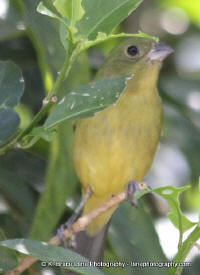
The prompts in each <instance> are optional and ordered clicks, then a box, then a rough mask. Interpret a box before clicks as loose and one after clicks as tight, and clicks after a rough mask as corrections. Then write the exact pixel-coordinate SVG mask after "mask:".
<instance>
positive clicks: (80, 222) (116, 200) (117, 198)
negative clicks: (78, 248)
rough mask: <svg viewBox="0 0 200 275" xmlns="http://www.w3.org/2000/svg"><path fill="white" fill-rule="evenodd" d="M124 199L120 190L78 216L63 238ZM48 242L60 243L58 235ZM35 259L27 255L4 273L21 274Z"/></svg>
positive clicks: (141, 185)
mask: <svg viewBox="0 0 200 275" xmlns="http://www.w3.org/2000/svg"><path fill="white" fill-rule="evenodd" d="M138 184H139V189H141V190H143V189H145V187H146V185H144V183H143V182H141V183H138ZM125 199H126V192H121V193H119V194H116V195H113V196H112V197H111V198H110V199H109V200H108V201H106V202H104V203H102V204H101V205H99V206H98V207H96V208H95V209H94V210H92V211H91V212H89V213H88V214H87V215H84V216H82V217H80V218H79V219H78V220H77V221H76V222H75V223H74V224H73V225H72V226H71V230H68V229H65V231H64V236H65V238H71V237H72V235H73V234H74V233H78V232H79V231H82V230H84V229H85V228H86V227H87V226H88V225H89V223H90V222H91V221H92V220H93V219H95V218H96V217H98V216H99V215H101V214H102V213H104V212H106V211H107V210H109V209H110V208H112V207H114V206H116V205H118V204H120V203H121V202H122V201H123V200H125ZM48 243H49V244H52V245H56V246H57V245H59V244H60V240H59V238H58V236H54V237H52V238H51V239H50V240H49V241H48ZM36 261H37V259H35V258H33V257H30V256H28V257H26V258H24V259H23V260H22V261H21V263H20V264H19V265H18V266H17V267H16V268H14V269H12V270H10V271H8V272H6V273H5V275H18V274H21V273H22V272H23V271H24V270H26V269H27V268H29V267H30V266H31V265H32V264H34V263H35V262H36Z"/></svg>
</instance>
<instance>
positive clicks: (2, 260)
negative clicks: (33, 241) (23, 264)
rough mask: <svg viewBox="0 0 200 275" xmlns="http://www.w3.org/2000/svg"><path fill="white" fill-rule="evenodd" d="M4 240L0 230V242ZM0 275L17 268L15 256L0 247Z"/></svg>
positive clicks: (13, 253) (10, 251)
mask: <svg viewBox="0 0 200 275" xmlns="http://www.w3.org/2000/svg"><path fill="white" fill-rule="evenodd" d="M4 239H5V235H4V232H3V230H2V229H1V228H0V241H2V240H4ZM0 255H1V256H0V274H5V273H6V272H7V271H8V270H10V269H13V268H14V267H16V266H17V264H18V261H17V255H16V253H15V252H14V251H12V250H10V249H8V248H7V247H0Z"/></svg>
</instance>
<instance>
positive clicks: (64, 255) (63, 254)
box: [0, 239, 103, 275]
mask: <svg viewBox="0 0 200 275" xmlns="http://www.w3.org/2000/svg"><path fill="white" fill-rule="evenodd" d="M0 246H3V247H8V248H11V249H13V250H15V251H18V252H21V253H23V254H25V255H29V256H33V257H35V258H36V259H38V260H41V261H48V262H53V263H54V264H56V262H59V263H68V264H69V266H68V267H66V266H62V268H64V269H70V270H73V271H76V272H78V273H81V274H87V275H90V274H91V275H93V274H97V275H98V274H99V275H102V274H103V272H101V271H100V269H98V268H95V267H92V266H85V267H78V266H75V264H76V263H86V264H88V265H89V263H88V260H87V259H86V258H84V257H82V256H81V255H79V254H77V253H75V252H73V251H71V250H69V249H67V248H65V249H64V248H62V247H58V246H53V245H50V244H47V243H45V242H39V241H34V240H28V239H12V240H5V241H2V242H0ZM70 263H71V264H70Z"/></svg>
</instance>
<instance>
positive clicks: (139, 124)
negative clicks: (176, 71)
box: [74, 37, 172, 236]
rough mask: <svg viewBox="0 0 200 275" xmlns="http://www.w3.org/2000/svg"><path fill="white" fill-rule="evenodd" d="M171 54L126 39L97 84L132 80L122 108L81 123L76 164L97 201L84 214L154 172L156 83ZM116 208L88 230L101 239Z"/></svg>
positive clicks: (158, 115) (158, 118)
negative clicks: (116, 79) (125, 77)
mask: <svg viewBox="0 0 200 275" xmlns="http://www.w3.org/2000/svg"><path fill="white" fill-rule="evenodd" d="M171 52H172V49H171V48H170V47H168V46H165V45H164V44H161V43H156V42H155V41H154V40H151V39H147V38H139V37H137V38H136V37H131V38H126V39H123V41H122V43H121V44H119V46H118V47H117V48H115V49H114V50H113V51H112V52H111V53H110V54H109V55H108V58H107V59H106V61H105V63H104V64H103V66H102V67H101V68H100V70H99V72H98V73H97V76H96V78H95V80H99V79H105V78H110V77H117V76H122V75H126V74H132V78H131V79H129V80H128V83H127V87H126V88H125V90H124V91H123V93H122V95H121V96H120V98H119V99H118V101H117V103H116V104H115V105H113V106H111V107H109V108H107V109H105V110H103V111H101V112H98V113H97V114H96V115H95V116H94V117H90V118H84V119H81V120H79V121H77V123H76V130H75V136H74V164H75V169H76V172H77V175H78V177H79V179H80V181H81V183H82V190H83V194H84V193H85V192H86V189H87V187H88V186H89V187H90V188H91V190H92V195H91V197H90V198H89V200H88V201H87V203H86V204H85V207H84V210H83V214H86V213H88V212H89V211H91V210H92V209H94V208H95V207H97V206H98V205H100V204H102V203H103V202H105V201H107V200H108V199H109V198H110V197H111V196H112V195H113V194H117V193H119V192H121V191H123V190H125V187H126V185H127V184H128V183H129V182H130V181H132V180H134V181H141V180H142V179H143V178H144V176H145V174H146V173H147V171H148V170H149V168H150V166H151V164H152V162H153V158H154V154H155V152H156V148H157V145H158V142H159V138H160V134H161V129H162V102H161V98H160V96H159V94H158V91H157V87H156V86H157V80H158V75H159V71H160V68H161V64H162V61H163V59H164V58H165V57H167V56H168V55H169V54H170V53H171ZM114 210H115V208H112V209H110V210H109V211H107V212H106V213H104V214H102V215H100V216H99V217H97V218H95V219H94V220H93V221H92V222H91V223H90V225H89V226H88V227H87V233H88V234H89V236H94V235H96V234H97V233H98V232H99V231H100V229H101V228H102V227H103V226H104V225H105V224H107V223H108V221H109V219H110V217H111V215H112V213H113V212H114Z"/></svg>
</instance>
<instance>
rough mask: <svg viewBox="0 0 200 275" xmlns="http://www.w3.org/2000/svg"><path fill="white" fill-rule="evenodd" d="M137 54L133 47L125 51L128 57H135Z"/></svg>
mask: <svg viewBox="0 0 200 275" xmlns="http://www.w3.org/2000/svg"><path fill="white" fill-rule="evenodd" d="M138 52H139V51H138V48H137V47H136V46H134V45H131V46H129V47H128V49H127V53H128V55H130V56H135V55H137V54H138Z"/></svg>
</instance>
